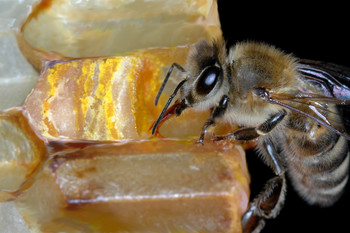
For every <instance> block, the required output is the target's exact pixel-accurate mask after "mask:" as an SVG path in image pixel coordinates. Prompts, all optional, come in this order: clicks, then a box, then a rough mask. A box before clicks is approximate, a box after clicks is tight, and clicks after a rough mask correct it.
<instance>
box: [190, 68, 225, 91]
mask: <svg viewBox="0 0 350 233" xmlns="http://www.w3.org/2000/svg"><path fill="white" fill-rule="evenodd" d="M220 74H221V68H219V67H217V66H209V67H207V68H206V69H205V70H203V72H202V73H201V74H200V76H199V78H198V81H197V84H196V92H197V94H199V95H207V94H209V93H210V92H211V90H213V88H214V87H215V85H216V83H217V82H218V80H219V76H220Z"/></svg>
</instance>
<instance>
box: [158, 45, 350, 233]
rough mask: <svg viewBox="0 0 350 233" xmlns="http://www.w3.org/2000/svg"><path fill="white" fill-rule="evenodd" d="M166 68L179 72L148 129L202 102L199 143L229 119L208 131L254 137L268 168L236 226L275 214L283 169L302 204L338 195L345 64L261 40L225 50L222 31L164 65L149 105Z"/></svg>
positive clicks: (325, 202) (343, 177)
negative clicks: (227, 129)
mask: <svg viewBox="0 0 350 233" xmlns="http://www.w3.org/2000/svg"><path fill="white" fill-rule="evenodd" d="M174 68H177V69H179V70H180V71H181V72H183V73H184V76H185V78H184V79H183V80H182V81H181V82H180V83H179V84H178V85H177V87H176V88H175V90H174V92H173V94H172V95H171V96H170V98H169V99H168V101H167V103H166V105H165V106H164V108H163V111H162V112H161V113H160V115H159V117H158V119H157V121H156V122H155V123H154V125H153V128H152V134H155V133H156V132H157V131H158V128H159V127H160V125H161V124H162V123H163V122H164V121H165V120H167V119H169V118H170V117H172V116H180V115H181V113H182V111H184V110H185V109H187V108H193V109H197V110H207V109H210V110H211V115H210V118H209V119H208V120H207V122H206V123H205V124H204V126H203V128H202V132H201V135H200V136H199V142H200V143H204V140H205V138H206V134H207V133H208V132H209V129H210V128H211V127H214V126H215V123H217V122H218V121H224V122H228V123H230V124H237V125H238V126H239V129H237V130H235V131H234V132H232V133H230V134H228V135H223V136H222V135H221V136H218V135H216V136H213V138H212V139H213V140H225V139H234V140H242V141H249V140H254V139H256V140H257V148H256V150H257V151H258V153H259V154H261V156H262V158H263V160H264V162H265V163H266V164H267V165H268V166H270V167H271V168H272V169H273V171H274V173H275V174H276V176H275V177H273V178H272V179H270V180H269V181H268V182H267V183H266V185H265V187H264V189H263V190H262V191H261V193H260V194H259V195H258V196H257V197H255V199H254V200H252V202H251V203H250V205H249V208H248V210H247V211H246V213H245V214H244V215H243V217H242V227H243V232H260V231H261V229H262V228H263V227H264V225H265V220H266V219H269V218H275V217H276V216H277V215H278V213H279V212H280V210H281V208H282V206H283V203H284V200H285V194H286V177H288V178H289V179H290V180H291V183H292V185H293V186H294V188H295V190H296V191H297V192H298V193H299V195H300V196H301V197H302V198H303V199H304V200H305V201H306V202H308V203H309V204H315V205H320V206H330V205H332V204H333V203H335V202H336V201H337V200H338V199H339V198H340V196H341V194H342V193H343V191H344V188H345V186H346V183H347V181H348V173H349V172H348V171H349V153H348V152H349V148H348V140H350V136H349V135H348V132H347V129H348V128H349V127H348V126H349V120H347V116H348V115H349V113H350V111H349V103H350V89H349V88H348V86H349V83H350V72H349V69H347V68H344V67H341V66H338V65H334V64H329V63H322V62H316V61H310V60H301V59H296V58H295V57H293V56H291V55H288V54H285V53H283V52H282V51H280V50H279V49H277V48H275V47H274V46H270V45H267V44H264V43H257V42H242V43H238V44H236V45H235V46H233V47H231V48H230V49H229V50H228V52H227V50H226V45H225V42H224V40H222V39H218V40H215V41H213V42H207V41H201V42H199V43H197V44H196V45H194V47H193V48H192V49H191V50H190V53H189V56H188V60H187V65H186V66H185V67H182V66H181V65H179V64H177V63H174V64H173V65H172V66H171V67H170V69H169V71H168V73H167V75H166V77H165V80H164V82H163V84H162V86H161V88H160V90H159V92H158V95H157V97H156V100H155V104H156V105H157V103H158V100H159V97H160V95H161V93H162V91H163V89H164V86H165V85H166V83H167V81H168V79H169V77H170V75H171V73H172V71H173V69H174ZM346 84H347V85H346ZM178 92H180V97H179V98H178V100H177V101H176V102H175V103H174V104H173V105H172V106H171V107H169V106H170V104H171V102H172V100H173V98H175V96H176V95H177V93H178Z"/></svg>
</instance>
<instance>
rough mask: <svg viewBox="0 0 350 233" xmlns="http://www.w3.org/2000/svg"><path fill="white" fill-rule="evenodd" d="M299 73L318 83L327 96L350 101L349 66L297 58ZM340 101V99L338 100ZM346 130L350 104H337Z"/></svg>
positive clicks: (349, 130)
mask: <svg viewBox="0 0 350 233" xmlns="http://www.w3.org/2000/svg"><path fill="white" fill-rule="evenodd" d="M298 71H299V73H300V74H301V75H302V76H303V78H304V79H305V80H307V81H308V82H312V83H313V84H316V85H319V86H320V87H321V89H322V91H323V93H324V94H325V96H327V97H332V98H336V99H338V100H343V103H345V102H349V101H350V68H349V67H345V66H341V65H337V64H333V63H326V62H321V61H313V60H307V59H301V60H299V66H298ZM340 102H341V101H340ZM338 109H339V111H340V113H341V115H342V120H343V123H344V126H345V128H346V131H347V133H348V134H350V105H349V104H348V103H347V104H338Z"/></svg>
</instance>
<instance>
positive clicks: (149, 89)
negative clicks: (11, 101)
mask: <svg viewBox="0 0 350 233" xmlns="http://www.w3.org/2000/svg"><path fill="white" fill-rule="evenodd" d="M162 67H163V64H162V63H161V62H160V61H159V59H158V58H157V57H156V56H151V55H144V54H142V55H135V56H124V57H109V58H90V59H79V60H74V61H71V62H63V63H56V64H55V65H54V66H52V67H50V68H49V69H48V70H46V71H45V72H43V74H42V75H41V77H40V79H39V81H38V85H37V86H36V87H35V88H34V90H33V92H32V93H31V95H30V96H29V97H28V99H27V101H26V106H27V111H28V114H29V118H30V119H31V121H32V125H34V126H35V127H36V128H37V130H38V131H40V134H42V135H43V136H44V137H46V138H51V139H52V138H72V139H86V140H118V139H140V138H142V137H145V136H147V135H148V130H149V126H150V125H151V123H152V122H153V121H154V117H155V112H157V110H156V109H155V107H154V102H153V100H154V98H155V95H156V90H157V89H158V88H159V85H160V75H161V74H160V73H161V72H160V70H161V69H162ZM39 110H40V112H38V111H39Z"/></svg>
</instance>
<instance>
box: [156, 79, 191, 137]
mask: <svg viewBox="0 0 350 233" xmlns="http://www.w3.org/2000/svg"><path fill="white" fill-rule="evenodd" d="M186 81H187V79H184V80H182V81H181V82H180V83H179V84H178V85H177V87H176V88H175V90H174V92H173V94H171V96H170V97H169V99H168V101H167V103H166V104H165V106H164V108H163V110H162V112H161V113H160V115H159V117H158V119H157V121H156V123H155V124H154V125H153V128H152V135H153V134H154V133H155V132H156V129H157V127H158V125H159V123H160V122H161V120H162V119H163V116H164V114H165V112H166V110H167V109H168V107H169V105H170V103H171V101H172V100H173V98H174V97H175V96H176V94H177V92H178V91H179V90H180V88H181V87H182V85H184V83H185V82H186Z"/></svg>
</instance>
